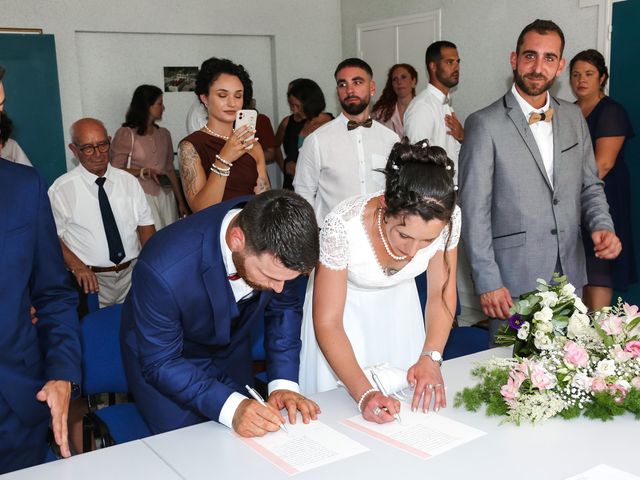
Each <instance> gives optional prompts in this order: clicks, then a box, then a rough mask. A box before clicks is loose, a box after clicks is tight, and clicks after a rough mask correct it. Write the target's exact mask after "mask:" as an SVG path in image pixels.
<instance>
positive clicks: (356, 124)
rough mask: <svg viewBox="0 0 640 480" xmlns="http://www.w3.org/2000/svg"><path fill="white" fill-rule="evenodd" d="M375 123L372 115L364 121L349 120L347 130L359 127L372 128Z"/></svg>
mask: <svg viewBox="0 0 640 480" xmlns="http://www.w3.org/2000/svg"><path fill="white" fill-rule="evenodd" d="M372 124H373V120H371V117H369V118H367V119H366V120H365V121H364V122H356V121H354V120H349V121H348V122H347V130H355V129H356V128H358V127H364V128H371V125H372Z"/></svg>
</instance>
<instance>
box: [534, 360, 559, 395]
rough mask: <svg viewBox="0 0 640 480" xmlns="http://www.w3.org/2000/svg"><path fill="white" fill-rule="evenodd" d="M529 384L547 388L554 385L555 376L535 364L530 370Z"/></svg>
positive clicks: (538, 387)
mask: <svg viewBox="0 0 640 480" xmlns="http://www.w3.org/2000/svg"><path fill="white" fill-rule="evenodd" d="M531 385H533V386H534V387H536V388H537V389H538V390H549V389H551V388H553V387H555V386H556V377H554V376H553V375H551V374H550V373H549V372H547V371H546V370H545V369H544V368H542V367H541V366H539V365H536V366H535V367H533V369H532V370H531Z"/></svg>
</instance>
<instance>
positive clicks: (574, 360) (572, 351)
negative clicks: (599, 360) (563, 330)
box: [564, 341, 589, 367]
mask: <svg viewBox="0 0 640 480" xmlns="http://www.w3.org/2000/svg"><path fill="white" fill-rule="evenodd" d="M564 360H565V361H566V362H567V363H568V364H570V365H574V366H576V367H584V366H586V365H587V364H588V363H589V354H588V353H587V350H586V349H584V348H583V347H581V346H580V345H578V344H577V343H575V342H572V341H568V342H567V343H565V344H564Z"/></svg>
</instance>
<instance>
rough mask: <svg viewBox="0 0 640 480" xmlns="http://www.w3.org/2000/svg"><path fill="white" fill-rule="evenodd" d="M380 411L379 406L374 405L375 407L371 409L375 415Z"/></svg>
mask: <svg viewBox="0 0 640 480" xmlns="http://www.w3.org/2000/svg"><path fill="white" fill-rule="evenodd" d="M381 411H382V409H381V408H380V407H376V408H374V409H373V414H374V415H375V416H378V415H380V412H381Z"/></svg>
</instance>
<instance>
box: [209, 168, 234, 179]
mask: <svg viewBox="0 0 640 480" xmlns="http://www.w3.org/2000/svg"><path fill="white" fill-rule="evenodd" d="M209 170H211V171H212V172H213V173H215V174H216V175H220V176H221V177H228V176H229V174H230V173H231V167H229V168H220V167H216V166H215V165H211V167H210V168H209Z"/></svg>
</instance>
